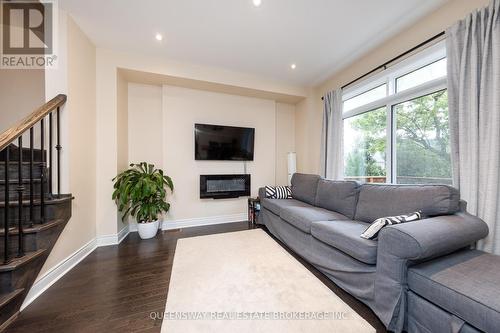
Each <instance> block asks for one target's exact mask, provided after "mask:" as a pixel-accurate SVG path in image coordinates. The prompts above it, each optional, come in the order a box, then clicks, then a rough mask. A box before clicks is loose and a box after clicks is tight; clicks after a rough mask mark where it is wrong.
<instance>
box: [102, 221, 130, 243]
mask: <svg viewBox="0 0 500 333" xmlns="http://www.w3.org/2000/svg"><path fill="white" fill-rule="evenodd" d="M129 232H130V231H129V226H128V224H127V225H125V227H123V228H122V230H120V231H119V232H118V233H117V234H113V235H104V236H98V237H97V238H96V240H97V246H98V247H101V246H110V245H118V244H120V243H121V241H122V240H123V239H124V238H125V237H127V235H128V234H129Z"/></svg>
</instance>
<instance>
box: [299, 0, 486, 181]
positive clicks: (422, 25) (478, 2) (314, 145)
mask: <svg viewBox="0 0 500 333" xmlns="http://www.w3.org/2000/svg"><path fill="white" fill-rule="evenodd" d="M488 3H489V0H451V1H449V2H447V3H446V4H445V5H443V6H442V7H440V8H439V9H437V10H435V11H434V12H432V13H431V14H429V15H427V16H426V17H424V18H422V19H421V20H419V21H418V22H417V23H416V24H414V25H412V26H411V27H409V28H407V29H405V30H404V31H402V32H400V33H399V34H397V35H396V36H394V37H393V38H391V39H389V40H387V41H386V42H384V43H382V44H381V45H380V46H378V47H376V48H375V49H373V50H370V51H369V52H367V53H366V55H365V56H363V57H361V58H360V59H357V60H355V61H354V62H353V63H352V64H351V65H349V66H347V67H346V68H345V69H343V70H341V71H339V72H338V73H336V74H334V75H332V76H331V77H330V78H329V79H328V80H326V81H325V82H323V83H322V84H320V85H319V86H318V87H316V88H315V89H314V93H313V95H311V96H308V98H307V100H306V101H303V102H301V103H300V104H299V106H298V107H297V110H298V113H297V130H296V132H297V154H298V155H297V157H298V159H299V161H300V163H298V167H299V168H298V170H299V171H303V172H311V173H317V172H318V170H319V146H320V135H319V133H321V126H322V124H321V122H322V116H321V115H322V112H323V106H322V102H321V96H322V95H323V94H324V93H325V92H327V91H330V90H333V89H336V88H339V87H341V86H342V85H344V84H346V83H348V82H350V81H351V80H353V79H355V78H357V77H359V76H361V75H363V74H365V73H367V72H369V71H370V70H372V69H374V68H376V67H377V66H379V65H381V64H383V63H384V62H386V61H388V60H390V59H392V58H393V57H395V56H397V55H398V54H401V53H403V52H405V51H407V50H409V49H411V48H412V47H414V46H415V45H418V44H420V43H421V42H423V41H425V40H427V39H428V38H430V37H432V36H434V35H436V34H438V33H439V32H441V31H444V30H445V29H446V28H448V27H449V26H451V25H452V24H453V23H455V22H456V21H458V20H460V19H462V18H463V17H465V16H466V15H467V14H468V13H470V12H472V11H474V10H475V9H477V8H480V7H483V6H486V5H487V4H488ZM311 99H313V100H311Z"/></svg>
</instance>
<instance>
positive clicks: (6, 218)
mask: <svg viewBox="0 0 500 333" xmlns="http://www.w3.org/2000/svg"><path fill="white" fill-rule="evenodd" d="M9 167H10V147H7V148H6V149H5V206H4V221H3V224H4V242H3V245H4V251H5V252H4V257H3V262H4V264H7V263H8V262H9V261H10V258H9V178H10V170H9Z"/></svg>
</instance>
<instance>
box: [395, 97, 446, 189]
mask: <svg viewBox="0 0 500 333" xmlns="http://www.w3.org/2000/svg"><path fill="white" fill-rule="evenodd" d="M394 113H395V116H396V156H397V159H396V162H397V166H396V170H397V176H396V182H397V183H401V184H424V183H428V184H433V183H439V184H450V185H451V161H450V142H449V141H450V136H449V122H448V99H447V94H446V90H441V91H438V92H435V93H432V94H429V95H426V96H422V97H418V98H416V99H413V100H411V101H408V102H404V103H400V104H397V105H395V106H394Z"/></svg>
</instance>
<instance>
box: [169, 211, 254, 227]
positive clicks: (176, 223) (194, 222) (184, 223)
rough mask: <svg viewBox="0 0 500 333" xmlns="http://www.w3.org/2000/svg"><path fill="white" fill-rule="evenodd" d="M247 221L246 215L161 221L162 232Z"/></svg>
mask: <svg viewBox="0 0 500 333" xmlns="http://www.w3.org/2000/svg"><path fill="white" fill-rule="evenodd" d="M247 219H248V217H247V214H246V213H238V214H231V215H220V216H209V217H197V218H192V219H181V220H167V221H163V224H162V230H172V229H181V228H190V227H201V226H204V225H212V224H222V223H232V222H242V221H246V220H247Z"/></svg>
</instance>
